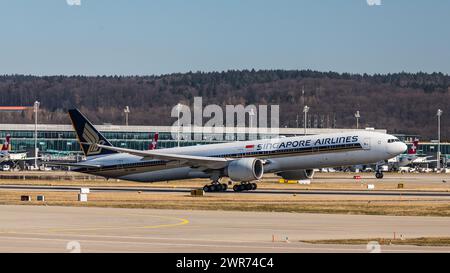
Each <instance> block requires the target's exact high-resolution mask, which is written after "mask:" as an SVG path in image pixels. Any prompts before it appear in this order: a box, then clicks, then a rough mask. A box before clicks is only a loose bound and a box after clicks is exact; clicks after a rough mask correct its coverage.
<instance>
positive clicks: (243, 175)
mask: <svg viewBox="0 0 450 273" xmlns="http://www.w3.org/2000/svg"><path fill="white" fill-rule="evenodd" d="M263 165H264V164H263V162H262V161H261V160H260V159H257V158H241V159H237V160H233V161H231V162H230V164H228V167H227V169H226V171H227V175H228V177H229V178H230V179H231V180H233V181H240V182H248V181H253V180H259V179H261V177H262V176H263V174H264V167H263Z"/></svg>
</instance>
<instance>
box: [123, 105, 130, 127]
mask: <svg viewBox="0 0 450 273" xmlns="http://www.w3.org/2000/svg"><path fill="white" fill-rule="evenodd" d="M123 112H124V113H125V124H126V126H128V114H129V113H130V107H128V106H125V109H123Z"/></svg>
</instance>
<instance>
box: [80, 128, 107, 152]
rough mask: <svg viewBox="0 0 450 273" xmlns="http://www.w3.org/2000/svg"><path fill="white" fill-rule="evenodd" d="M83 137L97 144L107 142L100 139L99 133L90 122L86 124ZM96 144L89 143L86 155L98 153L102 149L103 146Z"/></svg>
mask: <svg viewBox="0 0 450 273" xmlns="http://www.w3.org/2000/svg"><path fill="white" fill-rule="evenodd" d="M83 138H84V139H85V141H86V142H88V143H95V144H101V145H103V144H105V141H103V140H100V139H99V137H98V134H97V133H96V132H95V131H94V129H93V128H92V127H91V126H90V125H89V124H86V125H85V126H84V130H83ZM95 144H90V145H89V148H88V150H87V152H86V155H96V154H99V153H100V152H101V151H102V148H100V147H98V146H97V145H95Z"/></svg>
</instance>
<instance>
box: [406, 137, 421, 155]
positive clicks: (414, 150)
mask: <svg viewBox="0 0 450 273" xmlns="http://www.w3.org/2000/svg"><path fill="white" fill-rule="evenodd" d="M417 149H419V140H418V139H417V138H416V139H414V141H413V144H412V146H411V148H409V149H408V154H409V155H415V154H417Z"/></svg>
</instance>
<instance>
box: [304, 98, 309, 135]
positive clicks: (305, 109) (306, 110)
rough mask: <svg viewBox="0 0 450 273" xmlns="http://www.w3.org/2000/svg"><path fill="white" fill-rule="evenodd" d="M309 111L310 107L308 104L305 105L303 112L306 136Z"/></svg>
mask: <svg viewBox="0 0 450 273" xmlns="http://www.w3.org/2000/svg"><path fill="white" fill-rule="evenodd" d="M308 111H309V107H308V105H305V107H303V113H304V114H305V123H304V125H305V132H304V134H305V136H306V127H307V125H306V120H307V115H308Z"/></svg>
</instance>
